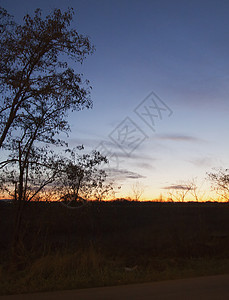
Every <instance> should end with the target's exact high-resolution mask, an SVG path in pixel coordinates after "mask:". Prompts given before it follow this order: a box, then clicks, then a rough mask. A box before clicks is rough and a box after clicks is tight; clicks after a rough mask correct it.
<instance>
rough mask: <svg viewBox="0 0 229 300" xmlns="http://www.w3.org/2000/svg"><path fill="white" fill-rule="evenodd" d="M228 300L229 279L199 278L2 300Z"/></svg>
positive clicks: (223, 276) (225, 276)
mask: <svg viewBox="0 0 229 300" xmlns="http://www.w3.org/2000/svg"><path fill="white" fill-rule="evenodd" d="M30 299H33V300H65V299H67V300H75V299H77V300H122V299H125V300H128V299H131V300H152V299H154V300H189V299H190V300H200V299H201V300H227V299H229V275H218V276H209V277H199V278H191V279H180V280H171V281H163V282H157V283H143V284H135V285H125V286H116V287H105V288H104V287H102V288H92V289H83V290H72V291H58V292H48V293H39V294H38V293H36V294H27V295H12V296H2V297H1V296H0V300H30Z"/></svg>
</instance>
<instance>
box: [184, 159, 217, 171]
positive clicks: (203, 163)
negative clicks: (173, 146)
mask: <svg viewBox="0 0 229 300" xmlns="http://www.w3.org/2000/svg"><path fill="white" fill-rule="evenodd" d="M189 162H190V163H191V164H193V165H195V166H197V167H200V168H202V167H204V168H206V167H211V166H212V165H213V164H214V163H215V159H214V158H212V157H200V158H194V159H191V160H189Z"/></svg>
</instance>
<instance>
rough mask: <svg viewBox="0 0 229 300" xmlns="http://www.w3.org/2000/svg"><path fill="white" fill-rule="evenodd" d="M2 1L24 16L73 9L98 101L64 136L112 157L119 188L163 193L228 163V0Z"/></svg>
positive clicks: (85, 67)
mask: <svg viewBox="0 0 229 300" xmlns="http://www.w3.org/2000/svg"><path fill="white" fill-rule="evenodd" d="M0 5H1V6H3V7H4V8H5V9H6V10H7V11H8V12H9V13H10V14H12V15H14V16H15V19H16V21H17V22H18V23H20V22H21V21H22V18H23V16H24V15H25V14H26V13H29V14H31V13H32V12H33V11H34V9H36V8H41V9H42V10H43V12H44V13H45V14H46V13H48V12H50V11H51V10H52V9H53V8H56V7H57V8H61V9H63V10H66V9H67V8H68V7H73V8H74V10H75V16H74V21H73V23H72V26H74V27H76V28H77V30H78V31H79V32H80V33H83V34H86V35H88V36H89V37H90V39H91V41H92V43H93V44H94V45H95V47H96V51H95V53H94V54H93V55H92V56H90V57H88V58H87V59H86V60H85V61H84V63H83V65H82V66H80V65H73V66H72V67H73V68H75V70H76V71H77V72H79V73H83V74H84V77H85V78H87V79H89V80H90V85H91V86H92V93H91V98H92V100H93V103H94V106H93V109H92V110H85V111H81V112H75V113H74V114H72V115H70V117H69V120H70V123H71V128H72V132H71V134H70V136H69V138H68V139H67V141H68V142H69V145H70V146H71V147H75V146H77V145H79V144H84V146H85V149H86V150H88V151H91V150H92V149H95V148H97V149H99V150H101V151H102V152H103V151H104V152H103V153H104V154H106V155H107V156H108V158H109V157H110V166H109V168H108V171H109V175H110V176H111V178H113V179H115V181H116V182H117V184H120V185H121V186H122V188H121V190H120V193H117V194H116V196H117V197H120V196H125V197H127V196H132V195H131V191H132V185H133V184H134V183H136V182H139V183H140V184H141V185H142V186H143V187H144V190H145V192H144V195H143V197H142V199H153V198H157V197H159V196H160V194H162V195H163V196H164V197H166V192H167V189H166V187H169V186H173V185H178V184H183V183H185V182H187V181H189V180H192V179H194V178H197V181H198V182H199V183H200V184H203V182H204V180H205V179H206V172H211V171H212V170H213V168H218V167H223V168H228V167H229V134H228V129H229V125H228V118H229V17H228V12H229V1H224V0H221V1H217V0H215V1H211V0H208V1H204V0H199V1H196V0H194V1H186V0H181V1H176V0H173V1H169V0H160V1H159V0H153V1H152V0H151V1H147V0H141V1H140V0H138V1H136V0H132V1H131V0H81V1H77V0H63V1H60V0H40V1H36V0H23V1H16V0H0ZM156 106H158V107H159V110H157V109H156V108H155V107H156ZM147 112H148V114H147ZM153 123H154V124H153ZM203 188H204V189H208V184H207V182H206V183H204V184H203ZM207 195H208V193H207ZM209 196H210V194H209Z"/></svg>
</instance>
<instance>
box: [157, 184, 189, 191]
mask: <svg viewBox="0 0 229 300" xmlns="http://www.w3.org/2000/svg"><path fill="white" fill-rule="evenodd" d="M162 189H164V190H187V189H190V186H187V185H185V184H184V185H183V184H172V185H169V186H165V187H163V188H162Z"/></svg>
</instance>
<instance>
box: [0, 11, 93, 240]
mask: <svg viewBox="0 0 229 300" xmlns="http://www.w3.org/2000/svg"><path fill="white" fill-rule="evenodd" d="M72 17H73V10H72V9H69V10H67V11H66V12H64V13H62V12H61V10H59V9H55V10H54V11H53V12H52V13H51V14H50V15H47V16H46V17H45V18H42V14H41V10H40V9H37V10H36V11H35V14H34V16H33V17H31V16H30V15H26V16H25V17H24V24H23V25H18V24H16V23H15V22H14V21H13V18H12V16H10V15H9V14H8V13H7V11H6V10H5V9H3V8H0V31H1V36H0V91H1V95H0V97H1V98H0V148H3V149H5V150H6V152H5V155H7V154H8V153H10V155H9V156H8V158H6V159H5V160H4V161H1V162H0V169H1V182H0V185H1V188H2V189H5V190H8V192H11V191H13V197H14V200H15V202H16V203H17V207H18V209H17V215H16V222H15V224H16V225H15V228H16V229H15V232H16V234H15V236H16V238H15V240H14V241H16V242H17V241H18V239H19V238H18V237H19V233H20V228H21V225H20V224H21V218H22V211H23V207H24V204H25V203H26V202H28V201H30V200H32V199H34V197H36V196H37V195H38V193H39V192H40V191H41V190H42V189H43V188H44V187H45V186H46V185H48V184H50V183H52V182H53V180H54V178H56V175H57V172H59V167H60V165H61V164H62V162H63V160H58V159H57V158H56V157H55V156H54V155H53V153H52V151H50V149H49V148H48V145H63V144H66V143H65V142H64V141H63V140H60V139H59V138H58V134H59V133H61V132H65V133H67V132H68V131H69V130H70V127H69V124H68V122H67V119H66V118H67V114H68V112H69V111H76V110H81V109H83V108H90V107H92V101H91V100H90V97H89V95H90V87H88V81H83V79H82V74H77V73H75V71H74V69H72V68H70V67H69V66H68V62H67V61H69V60H73V61H74V62H79V63H82V61H83V60H84V58H85V57H86V56H87V55H88V54H90V53H92V52H93V46H92V45H91V43H90V41H89V39H88V38H87V37H85V36H83V35H81V34H79V33H78V32H77V31H76V30H75V29H71V28H70V24H71V21H72ZM1 151H3V150H1ZM12 185H13V189H10V188H11V187H12Z"/></svg>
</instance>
